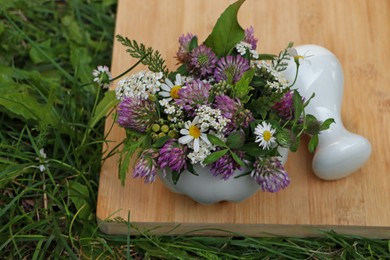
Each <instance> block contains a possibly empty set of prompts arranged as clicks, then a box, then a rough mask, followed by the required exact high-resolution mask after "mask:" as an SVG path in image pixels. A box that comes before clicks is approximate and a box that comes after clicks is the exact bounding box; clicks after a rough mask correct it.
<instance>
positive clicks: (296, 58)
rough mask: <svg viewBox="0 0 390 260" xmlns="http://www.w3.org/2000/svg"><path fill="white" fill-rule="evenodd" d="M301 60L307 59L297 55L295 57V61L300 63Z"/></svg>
mask: <svg viewBox="0 0 390 260" xmlns="http://www.w3.org/2000/svg"><path fill="white" fill-rule="evenodd" d="M299 59H302V60H303V59H305V57H304V56H302V55H297V56H294V61H295V62H299Z"/></svg>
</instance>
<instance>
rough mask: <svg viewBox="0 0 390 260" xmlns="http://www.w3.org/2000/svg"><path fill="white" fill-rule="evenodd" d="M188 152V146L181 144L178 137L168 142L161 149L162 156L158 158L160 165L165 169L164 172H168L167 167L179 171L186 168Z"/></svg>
mask: <svg viewBox="0 0 390 260" xmlns="http://www.w3.org/2000/svg"><path fill="white" fill-rule="evenodd" d="M186 152H187V146H184V145H181V144H179V143H178V142H177V140H176V139H171V140H169V141H168V142H166V143H165V144H164V146H163V147H162V148H161V149H160V157H159V158H158V165H159V166H160V168H161V169H162V170H163V174H164V175H165V174H166V169H165V168H166V167H168V168H170V169H171V170H172V171H176V172H179V173H180V172H182V171H183V170H186V169H187V163H186V157H187V155H186Z"/></svg>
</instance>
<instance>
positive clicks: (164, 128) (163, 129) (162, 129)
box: [161, 125, 169, 133]
mask: <svg viewBox="0 0 390 260" xmlns="http://www.w3.org/2000/svg"><path fill="white" fill-rule="evenodd" d="M168 131H169V126H167V125H162V126H161V132H163V133H168Z"/></svg>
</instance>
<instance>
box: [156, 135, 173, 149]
mask: <svg viewBox="0 0 390 260" xmlns="http://www.w3.org/2000/svg"><path fill="white" fill-rule="evenodd" d="M169 139H171V137H170V136H168V135H166V136H163V137H160V138H158V139H157V140H156V142H155V143H154V144H153V147H155V148H161V147H163V146H164V144H165V143H166V142H168V140H169Z"/></svg>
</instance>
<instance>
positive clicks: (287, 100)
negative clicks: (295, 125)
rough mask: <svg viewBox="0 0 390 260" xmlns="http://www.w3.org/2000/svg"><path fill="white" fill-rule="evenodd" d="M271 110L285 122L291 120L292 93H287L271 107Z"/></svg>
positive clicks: (292, 115)
mask: <svg viewBox="0 0 390 260" xmlns="http://www.w3.org/2000/svg"><path fill="white" fill-rule="evenodd" d="M272 109H273V110H274V111H275V112H276V113H277V114H278V115H279V116H280V118H281V119H283V120H285V121H288V120H291V119H293V118H294V106H293V94H292V92H291V91H289V92H287V93H286V94H285V95H284V96H283V98H282V99H281V100H280V101H279V102H276V103H275V104H274V105H273V106H272Z"/></svg>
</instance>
